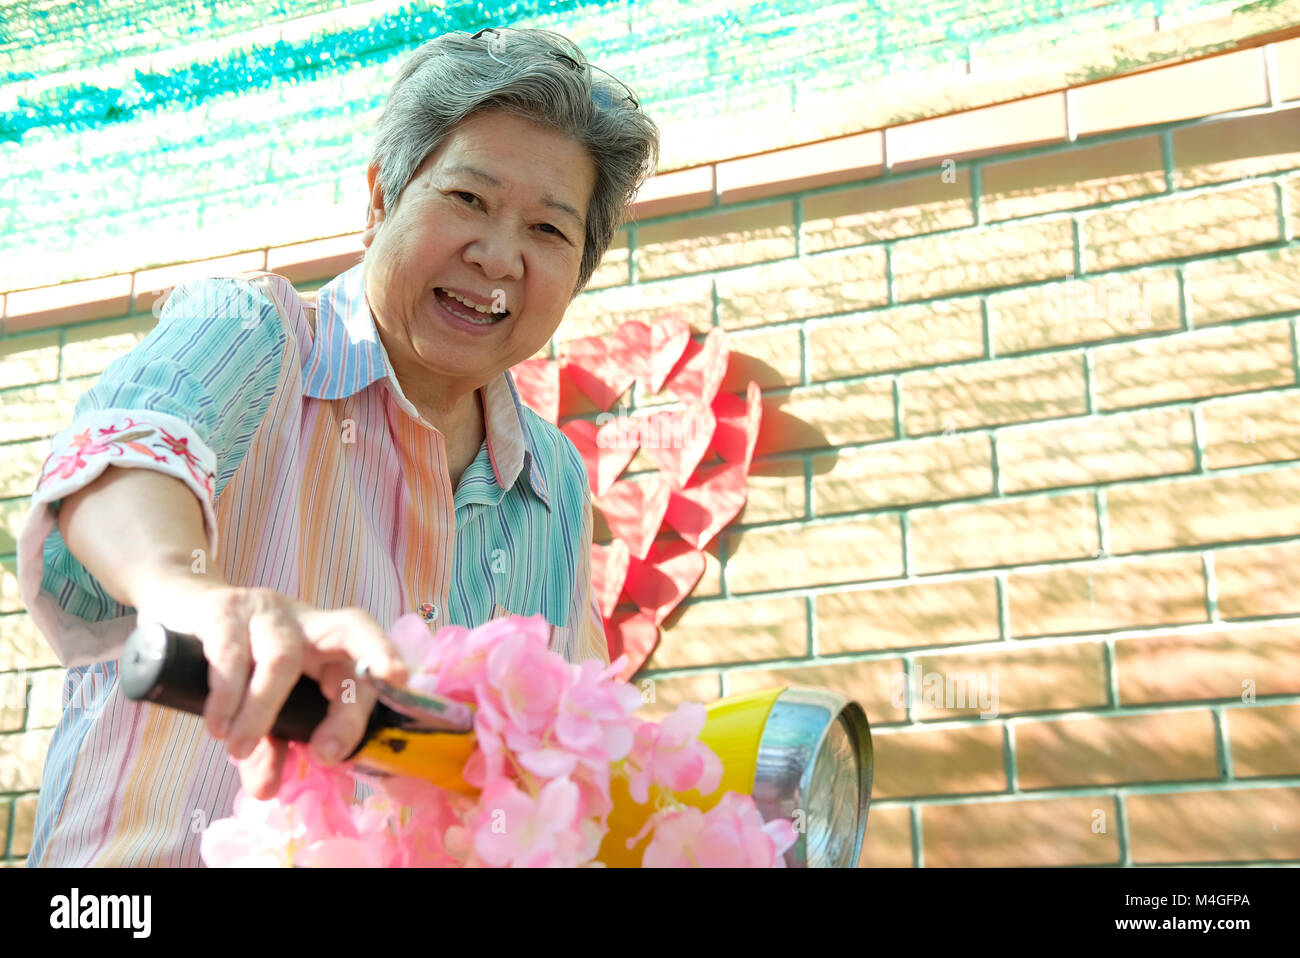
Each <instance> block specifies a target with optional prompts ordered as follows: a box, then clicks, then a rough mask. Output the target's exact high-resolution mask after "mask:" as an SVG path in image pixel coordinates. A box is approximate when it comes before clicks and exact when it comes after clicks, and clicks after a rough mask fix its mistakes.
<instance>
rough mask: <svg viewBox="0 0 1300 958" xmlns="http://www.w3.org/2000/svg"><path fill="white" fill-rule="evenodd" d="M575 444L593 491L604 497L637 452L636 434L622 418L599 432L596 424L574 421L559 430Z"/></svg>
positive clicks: (601, 428) (600, 428) (605, 425)
mask: <svg viewBox="0 0 1300 958" xmlns="http://www.w3.org/2000/svg"><path fill="white" fill-rule="evenodd" d="M560 431H561V432H563V433H564V434H565V435H566V436H568V437H569V439H570V440H572V442H573V445H574V446H575V447H576V448H577V450H578V455H580V456H582V461H583V462H584V463H586V465H587V479H588V482H589V483H590V485H591V491H592V492H593V493H595V494H596V496H598V497H599V496H603V495H605V493H606V492H607V491H608V490H609V488H610V486H612V485H613V484H614V481H615V480H616V479H618V477H619V476H621V475H622V474H623V470H624V469H626V468H627V465H628V463H630V462H631V461H632V459H633V457H634V456H635V455H636V450H637V441H638V440H637V436H638V434H637V432H636V431H635V430H632V429H629V428H627V426H626V421H625V420H623V419H622V418H621V417H620V418H618V419H614V420H613V421H611V422H607V423H605V424H604V425H603V426H600V427H599V428H597V426H596V424H595V423H594V422H588V421H587V420H585V419H573V420H570V421H569V422H566V423H565V424H564V425H563V426H561V427H560Z"/></svg>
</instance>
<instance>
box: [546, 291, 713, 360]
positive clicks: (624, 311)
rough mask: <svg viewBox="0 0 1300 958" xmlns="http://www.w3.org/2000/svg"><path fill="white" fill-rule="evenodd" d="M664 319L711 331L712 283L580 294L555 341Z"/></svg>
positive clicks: (567, 340) (556, 333) (566, 314)
mask: <svg viewBox="0 0 1300 958" xmlns="http://www.w3.org/2000/svg"><path fill="white" fill-rule="evenodd" d="M665 316H678V317H680V318H681V319H684V320H685V321H686V322H687V323H689V324H690V326H691V328H692V329H693V330H694V331H695V332H697V333H705V332H708V331H709V330H710V329H711V328H712V327H713V280H712V279H711V278H710V277H708V276H694V277H691V278H689V279H680V280H670V281H668V282H665V283H646V284H645V285H642V284H639V283H638V284H637V285H636V286H618V287H614V288H612V289H600V290H593V291H591V292H588V293H581V294H579V295H578V297H577V298H576V299H574V301H573V302H572V303H571V304H570V305H569V308H568V310H567V311H566V312H565V314H564V319H563V321H562V322H561V323H560V326H559V328H558V329H557V330H556V331H555V337H554V342H555V343H557V344H559V343H567V342H572V341H573V340H575V339H581V338H582V337H584V336H607V335H609V334H610V333H612V332H614V330H616V329H618V327H619V326H622V325H623V324H624V323H626V322H629V321H631V320H639V321H641V322H643V323H646V324H653V323H655V322H656V321H657V320H659V319H660V318H662V317H665Z"/></svg>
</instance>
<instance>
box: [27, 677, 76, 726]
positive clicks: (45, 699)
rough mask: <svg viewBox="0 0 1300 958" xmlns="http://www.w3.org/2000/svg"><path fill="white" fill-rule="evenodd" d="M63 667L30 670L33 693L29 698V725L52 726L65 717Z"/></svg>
mask: <svg viewBox="0 0 1300 958" xmlns="http://www.w3.org/2000/svg"><path fill="white" fill-rule="evenodd" d="M65 674H66V673H65V672H64V670H63V669H41V670H39V671H36V672H29V673H28V676H29V678H30V679H31V693H30V695H29V696H28V700H27V727H28V728H51V727H53V726H55V725H58V724H59V719H61V718H62V717H63V680H64V676H65Z"/></svg>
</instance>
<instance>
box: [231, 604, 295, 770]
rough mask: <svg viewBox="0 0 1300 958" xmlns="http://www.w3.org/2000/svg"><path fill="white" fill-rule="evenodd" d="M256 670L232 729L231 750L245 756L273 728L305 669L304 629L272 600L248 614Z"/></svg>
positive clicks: (250, 646)
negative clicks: (270, 602) (266, 605)
mask: <svg viewBox="0 0 1300 958" xmlns="http://www.w3.org/2000/svg"><path fill="white" fill-rule="evenodd" d="M248 648H249V651H250V653H251V655H252V657H253V673H252V676H251V677H250V679H249V682H248V692H247V694H246V695H245V696H244V701H243V704H242V705H241V706H240V709H239V714H238V715H236V717H235V722H234V725H233V726H232V728H231V730H230V739H229V742H230V754H231V755H233V756H235V758H244V757H246V756H247V755H248V754H249V753H250V752H252V751H253V749H254V747H255V746H256V745H257V742H258V740H259V739H261V738H263V737H264V736H266V735H267V733H269V732H270V731H271V727H272V726H273V725H275V719H276V716H277V715H279V714H280V709H281V708H282V707H283V706H284V703H285V700H286V699H287V698H288V697H289V693H290V692H291V691H293V687H294V686H295V685H297V684H298V679H299V677H300V676H301V675H302V670H303V642H302V632H301V630H300V629H299V627H298V622H297V620H296V619H295V618H294V616H292V615H291V614H289V610H288V609H287V608H285V607H284V606H283V605H277V604H272V605H270V606H269V607H267V608H264V609H261V610H259V611H257V612H255V613H253V614H252V615H251V616H249V618H248Z"/></svg>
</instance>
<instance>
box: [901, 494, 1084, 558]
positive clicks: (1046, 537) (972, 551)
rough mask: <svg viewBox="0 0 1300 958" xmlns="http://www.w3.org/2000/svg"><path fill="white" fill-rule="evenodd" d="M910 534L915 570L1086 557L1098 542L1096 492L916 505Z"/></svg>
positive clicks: (912, 515)
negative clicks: (947, 504) (965, 503)
mask: <svg viewBox="0 0 1300 958" xmlns="http://www.w3.org/2000/svg"><path fill="white" fill-rule="evenodd" d="M911 537H912V540H911V545H912V560H913V561H912V569H911V571H912V572H913V573H914V574H925V573H928V572H947V571H950V570H954V569H978V568H987V567H990V566H1003V565H1027V564H1029V563H1034V562H1046V561H1049V560H1052V559H1075V558H1084V557H1088V556H1092V555H1095V554H1096V553H1097V551H1098V546H1099V543H1098V541H1097V520H1096V505H1095V504H1094V501H1093V496H1092V494H1091V493H1079V494H1073V495H1059V496H1029V497H1026V498H1023V499H1010V500H1007V501H1005V502H986V503H980V504H978V505H960V506H939V507H938V508H934V509H916V510H914V511H913V512H912V513H911Z"/></svg>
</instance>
